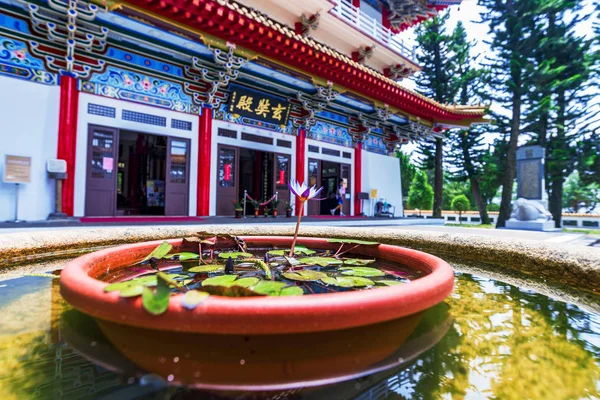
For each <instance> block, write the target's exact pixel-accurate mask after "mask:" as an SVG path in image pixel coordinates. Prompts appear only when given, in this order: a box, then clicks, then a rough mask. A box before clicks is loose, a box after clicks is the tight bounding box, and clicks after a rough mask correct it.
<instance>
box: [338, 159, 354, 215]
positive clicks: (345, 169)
mask: <svg viewBox="0 0 600 400" xmlns="http://www.w3.org/2000/svg"><path fill="white" fill-rule="evenodd" d="M350 168H351V166H350V164H340V172H341V176H342V179H345V180H346V198H345V199H344V206H343V207H342V212H343V213H344V214H346V215H350V213H351V212H352V207H351V206H350V202H351V201H352V199H353V195H352V193H353V192H352V178H351V177H352V174H351V173H350ZM354 201H357V200H356V199H354Z"/></svg>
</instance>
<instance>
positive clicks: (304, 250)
mask: <svg viewBox="0 0 600 400" xmlns="http://www.w3.org/2000/svg"><path fill="white" fill-rule="evenodd" d="M289 253H290V249H282V250H271V251H269V255H272V256H285V255H286V254H289ZM315 253H316V251H314V250H310V249H307V248H306V247H305V246H301V245H297V246H295V247H294V254H304V255H305V256H310V255H311V254H315Z"/></svg>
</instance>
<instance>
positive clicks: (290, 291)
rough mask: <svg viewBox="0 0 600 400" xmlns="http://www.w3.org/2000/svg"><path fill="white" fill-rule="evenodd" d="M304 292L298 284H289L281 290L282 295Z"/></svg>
mask: <svg viewBox="0 0 600 400" xmlns="http://www.w3.org/2000/svg"><path fill="white" fill-rule="evenodd" d="M303 294H304V290H302V288H301V287H298V286H289V287H286V288H283V289H281V292H279V295H280V296H302V295H303Z"/></svg>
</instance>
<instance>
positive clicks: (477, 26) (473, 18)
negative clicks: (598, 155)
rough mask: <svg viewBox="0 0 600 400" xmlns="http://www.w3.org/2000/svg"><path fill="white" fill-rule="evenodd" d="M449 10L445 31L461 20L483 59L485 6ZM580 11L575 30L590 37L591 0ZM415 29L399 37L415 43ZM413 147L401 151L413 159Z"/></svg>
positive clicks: (467, 1) (466, 4)
mask: <svg viewBox="0 0 600 400" xmlns="http://www.w3.org/2000/svg"><path fill="white" fill-rule="evenodd" d="M449 12H450V18H449V19H448V22H447V24H446V29H447V32H449V33H450V32H452V30H453V29H454V28H455V26H456V24H457V23H458V21H461V22H462V23H463V25H464V27H465V30H466V31H467V36H468V38H469V40H475V41H476V44H475V47H474V49H473V53H472V55H474V56H476V55H480V56H479V58H480V60H484V58H485V54H486V53H488V52H489V51H490V48H489V46H488V45H487V44H485V43H484V42H483V40H484V39H485V38H487V37H488V36H489V28H488V25H487V24H485V23H477V22H478V21H480V20H481V17H480V14H482V13H484V12H486V8H485V7H483V6H480V5H478V4H477V1H476V0H463V2H462V4H461V5H460V6H452V7H450V11H449ZM582 12H583V13H585V14H588V15H591V17H590V18H588V20H587V21H584V22H582V23H580V24H578V26H577V28H576V29H575V31H576V33H577V34H578V35H581V36H587V37H592V36H593V35H594V32H593V21H594V14H595V13H596V11H595V9H594V4H593V1H592V0H588V1H586V2H585V6H584V9H583V11H582ZM596 17H597V16H596ZM415 29H416V28H411V29H408V30H406V31H404V32H402V33H401V34H400V35H401V38H402V39H403V40H405V41H408V42H409V43H412V44H413V45H416V41H415V36H416V35H415ZM401 84H402V85H404V86H406V87H407V88H410V89H413V90H415V89H416V84H415V81H414V80H412V79H405V80H403V81H401ZM592 90H595V92H596V104H600V89H599V88H595V89H592ZM491 108H492V110H493V111H495V112H498V113H502V114H507V113H508V110H506V109H504V108H503V107H501V106H500V105H499V104H494V103H492V105H491ZM493 140H494V136H493V135H491V134H490V135H489V136H487V137H486V142H487V143H490V144H491V143H492V142H493ZM523 140H526V139H523ZM415 148H416V144H413V143H410V144H408V145H404V146H402V151H404V152H405V153H408V154H411V155H412V158H413V159H414V158H415V157H416V156H417V155H416V154H415V153H416V152H414V149H415Z"/></svg>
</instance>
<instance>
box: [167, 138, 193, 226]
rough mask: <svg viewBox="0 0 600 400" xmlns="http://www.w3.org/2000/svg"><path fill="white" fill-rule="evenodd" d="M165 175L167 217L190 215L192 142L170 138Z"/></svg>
mask: <svg viewBox="0 0 600 400" xmlns="http://www.w3.org/2000/svg"><path fill="white" fill-rule="evenodd" d="M166 164H167V173H166V174H165V181H166V182H165V215H188V209H189V198H190V194H189V190H190V189H189V188H190V178H189V175H190V173H189V171H190V141H189V139H179V138H172V137H169V138H168V141H167V163H166Z"/></svg>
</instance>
